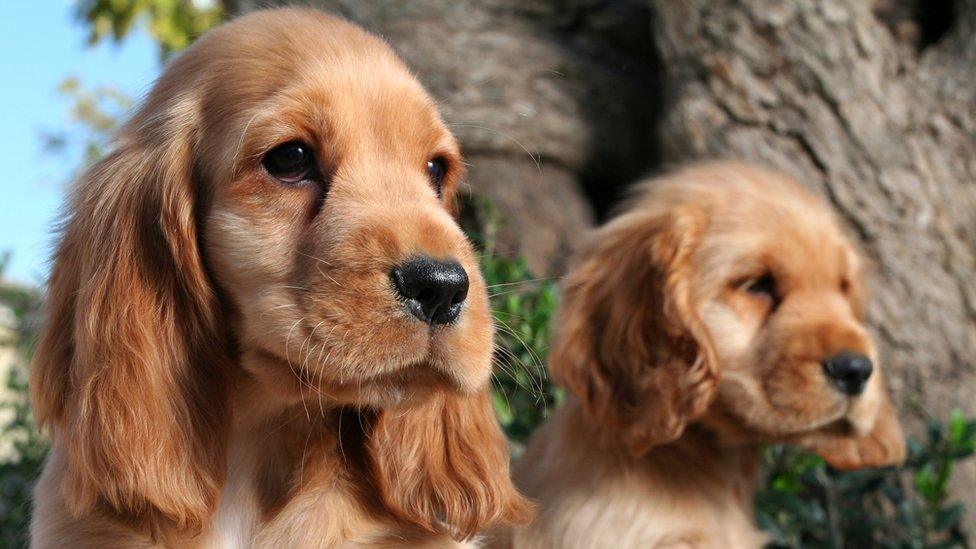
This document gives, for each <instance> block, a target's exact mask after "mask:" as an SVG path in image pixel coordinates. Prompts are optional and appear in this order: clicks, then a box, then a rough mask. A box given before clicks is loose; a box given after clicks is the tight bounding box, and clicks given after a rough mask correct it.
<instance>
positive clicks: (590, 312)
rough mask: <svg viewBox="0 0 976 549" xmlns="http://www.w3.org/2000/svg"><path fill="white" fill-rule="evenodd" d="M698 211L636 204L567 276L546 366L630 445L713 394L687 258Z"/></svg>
mask: <svg viewBox="0 0 976 549" xmlns="http://www.w3.org/2000/svg"><path fill="white" fill-rule="evenodd" d="M704 221H705V220H704V218H703V217H702V216H701V215H700V213H698V212H696V211H693V210H691V209H687V208H685V209H681V208H678V209H674V210H670V211H667V212H664V211H660V212H648V211H643V210H641V209H634V210H632V211H630V212H628V213H626V214H623V215H621V216H620V217H618V218H617V219H615V220H613V221H611V222H610V223H609V224H608V225H606V226H605V227H604V228H602V229H600V230H599V231H597V233H596V234H595V235H594V238H593V240H592V241H591V242H590V244H589V246H588V247H587V248H585V249H584V250H583V251H582V253H581V254H580V256H579V257H578V258H577V260H576V263H575V267H574V268H572V269H571V271H570V273H569V275H568V276H567V278H566V279H565V281H564V283H563V295H562V305H561V307H562V310H561V311H560V315H559V317H558V318H559V321H558V325H557V331H556V337H555V342H554V344H553V349H552V351H551V356H550V368H551V370H552V373H553V376H554V378H555V379H556V381H558V382H559V383H561V384H563V385H565V386H566V387H567V388H568V389H569V390H571V391H572V392H573V393H575V394H576V396H577V397H578V398H579V399H580V401H581V403H582V406H583V409H584V410H585V412H586V413H587V414H588V415H589V416H590V417H592V418H593V419H594V420H595V421H597V422H600V423H601V424H603V425H605V426H607V427H609V428H611V429H613V430H614V432H615V433H616V434H617V435H618V436H619V438H621V439H622V440H623V442H624V443H625V444H626V445H627V446H628V447H629V448H630V449H631V451H632V452H634V453H635V454H642V453H644V452H645V451H647V450H648V449H649V448H650V447H652V446H655V445H658V444H663V443H667V442H670V441H673V440H675V439H676V438H678V437H679V436H680V435H681V433H682V432H683V430H684V427H685V425H686V423H687V422H688V421H689V420H691V419H693V418H695V417H697V416H699V415H700V414H702V413H703V412H704V411H705V409H706V408H707V407H708V405H709V403H710V402H711V401H712V398H713V396H714V392H715V386H716V363H715V358H714V351H713V349H712V346H711V343H710V341H709V336H708V334H707V332H706V330H705V328H704V326H703V325H702V324H701V322H700V320H699V319H698V316H697V313H696V312H695V310H694V303H693V297H692V295H691V292H692V284H693V281H694V276H695V273H694V271H693V267H692V265H691V263H690V256H691V254H692V253H693V251H694V248H695V245H696V244H695V243H696V240H697V238H698V234H699V232H700V231H701V230H702V229H703V227H704Z"/></svg>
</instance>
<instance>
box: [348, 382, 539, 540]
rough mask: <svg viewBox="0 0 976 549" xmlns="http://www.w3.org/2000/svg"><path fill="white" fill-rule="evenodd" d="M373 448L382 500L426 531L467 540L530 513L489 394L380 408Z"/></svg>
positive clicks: (440, 395)
mask: <svg viewBox="0 0 976 549" xmlns="http://www.w3.org/2000/svg"><path fill="white" fill-rule="evenodd" d="M367 453H368V459H369V461H370V467H371V469H372V473H373V479H374V482H375V484H376V488H377V490H378V492H379V495H380V497H381V499H382V501H383V504H384V505H385V506H386V507H387V509H388V510H389V511H390V512H392V513H393V515H394V516H396V517H398V518H399V519H400V520H403V521H405V522H408V523H410V524H413V525H415V526H419V527H420V528H422V529H424V530H426V531H429V532H434V533H447V534H450V535H451V536H452V537H454V538H455V539H457V540H464V539H468V538H471V537H472V536H474V535H475V534H477V533H478V532H479V531H480V530H483V529H485V528H487V527H489V526H491V525H493V524H497V523H518V524H521V523H525V522H527V520H528V519H529V517H530V515H531V505H530V504H529V503H528V502H527V501H526V500H525V499H524V498H523V497H522V496H521V495H520V494H519V493H518V492H517V491H516V490H515V488H514V486H513V485H512V481H511V479H510V476H509V471H508V469H509V467H508V463H509V456H508V446H507V445H506V443H505V438H504V436H503V435H502V433H501V430H500V429H499V427H498V421H497V420H496V419H495V415H494V412H493V411H492V409H491V404H490V401H489V398H488V395H487V394H486V393H479V394H474V395H455V394H447V393H444V392H439V393H438V394H436V395H432V397H431V398H430V399H428V400H427V401H425V402H424V403H423V404H419V405H418V406H417V407H412V408H409V409H407V410H392V411H389V410H388V411H382V412H380V416H379V417H378V418H377V420H376V423H375V427H374V428H373V430H372V432H371V433H370V435H369V438H368V440H367Z"/></svg>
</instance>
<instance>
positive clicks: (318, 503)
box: [201, 459, 476, 549]
mask: <svg viewBox="0 0 976 549" xmlns="http://www.w3.org/2000/svg"><path fill="white" fill-rule="evenodd" d="M230 466H231V467H230V471H229V475H228V478H227V482H226V483H225V485H224V489H223V492H222V493H221V499H220V504H219V507H218V509H217V512H216V513H215V515H214V519H213V521H212V523H211V527H210V529H209V531H208V532H206V533H205V535H204V537H203V538H202V542H203V543H201V546H202V547H207V548H210V547H215V548H218V547H219V548H226V549H232V548H234V549H236V548H251V547H254V548H264V547H342V548H348V549H354V548H360V547H363V548H365V547H403V546H404V545H410V546H414V547H432V548H433V547H475V546H476V545H468V544H458V543H456V542H454V541H453V540H451V539H450V538H430V537H427V536H424V537H422V538H419V539H418V538H417V537H416V532H411V533H405V532H401V531H400V530H401V528H402V527H401V526H400V525H398V524H397V523H395V522H394V521H392V520H389V519H386V518H384V517H382V516H377V515H376V514H375V513H371V512H370V511H368V510H367V509H366V506H364V504H363V503H362V502H360V501H359V500H358V499H357V497H356V496H355V490H354V489H353V488H352V487H351V486H349V485H348V483H347V482H346V481H343V480H342V479H341V478H338V476H337V475H336V474H334V473H330V472H329V471H328V468H327V467H314V466H311V465H310V464H308V463H306V464H305V466H304V468H302V469H300V470H299V471H298V472H297V473H296V474H297V475H298V476H297V477H294V478H291V477H288V476H287V475H285V476H283V477H282V478H281V479H278V480H279V481H282V482H285V479H287V482H285V484H283V485H282V486H279V487H276V488H272V489H269V488H267V487H264V488H262V481H264V482H268V476H269V475H268V474H267V472H266V471H263V468H262V467H259V466H255V465H254V464H252V463H247V462H246V460H244V459H241V460H238V461H237V462H236V463H235V462H232V463H231V464H230ZM272 480H274V479H272ZM404 540H409V541H408V542H404Z"/></svg>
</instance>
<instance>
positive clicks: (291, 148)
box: [262, 141, 315, 183]
mask: <svg viewBox="0 0 976 549" xmlns="http://www.w3.org/2000/svg"><path fill="white" fill-rule="evenodd" d="M262 164H263V165H264V169H265V170H268V173H269V174H271V176H272V177H274V178H275V179H277V180H279V181H281V182H283V183H300V182H301V181H304V180H305V179H307V178H308V177H309V176H310V175H311V174H312V172H313V171H314V170H315V154H314V153H313V152H312V148H311V147H310V146H308V145H307V144H305V143H302V142H301V141H290V142H288V143H285V144H284V145H278V146H277V147H275V148H273V149H271V150H270V151H268V152H267V154H265V155H264V160H263V161H262Z"/></svg>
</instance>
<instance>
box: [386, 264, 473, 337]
mask: <svg viewBox="0 0 976 549" xmlns="http://www.w3.org/2000/svg"><path fill="white" fill-rule="evenodd" d="M390 278H391V279H393V287H394V288H396V291H397V293H398V294H400V297H402V298H403V299H404V300H406V302H407V309H409V310H410V312H411V313H413V316H415V317H417V318H419V319H420V320H423V321H424V322H426V323H428V324H431V325H437V324H449V323H451V322H454V320H455V319H457V317H458V315H459V314H460V313H461V304H462V303H464V298H466V297H467V296H468V273H466V272H465V271H464V267H462V266H461V265H460V264H459V263H458V262H457V261H436V260H434V259H431V258H429V257H420V258H417V259H412V260H410V261H408V262H406V263H404V264H402V265H399V266H397V267H394V268H393V270H392V271H391V272H390Z"/></svg>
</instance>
